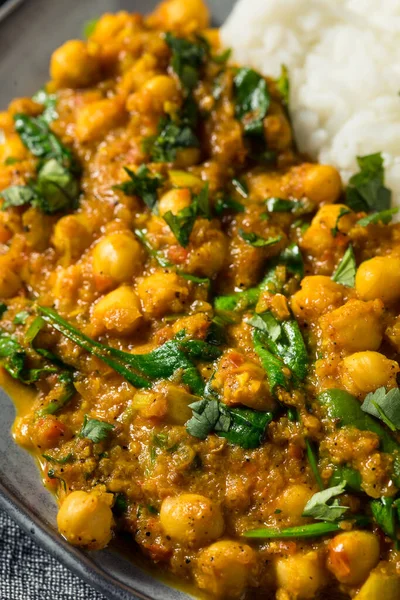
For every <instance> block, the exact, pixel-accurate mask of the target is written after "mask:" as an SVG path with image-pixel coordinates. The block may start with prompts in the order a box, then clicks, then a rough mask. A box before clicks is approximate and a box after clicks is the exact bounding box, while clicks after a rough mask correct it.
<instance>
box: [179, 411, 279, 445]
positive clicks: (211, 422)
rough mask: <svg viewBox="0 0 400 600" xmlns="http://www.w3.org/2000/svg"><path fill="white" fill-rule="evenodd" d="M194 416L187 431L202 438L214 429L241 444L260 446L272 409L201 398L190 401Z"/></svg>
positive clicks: (218, 433) (221, 435) (229, 439)
mask: <svg viewBox="0 0 400 600" xmlns="http://www.w3.org/2000/svg"><path fill="white" fill-rule="evenodd" d="M190 408H191V409H192V411H193V417H192V418H191V419H190V420H189V421H188V422H187V423H186V429H187V431H188V432H189V433H190V434H191V435H193V436H194V437H197V438H200V439H202V440H204V439H206V437H207V436H208V435H209V434H210V433H212V432H214V433H216V434H217V435H218V436H219V437H224V438H226V439H227V440H228V441H229V442H231V443H232V444H235V445H238V446H241V447H242V448H257V447H258V446H259V445H260V444H261V442H262V440H263V437H264V434H265V429H266V427H267V425H268V424H269V423H270V422H271V421H272V413H269V412H259V411H255V410H251V409H245V408H230V407H228V406H226V405H225V404H223V403H222V402H218V400H206V399H204V400H199V401H198V402H194V403H193V404H190Z"/></svg>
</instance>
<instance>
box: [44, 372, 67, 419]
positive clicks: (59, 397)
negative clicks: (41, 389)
mask: <svg viewBox="0 0 400 600" xmlns="http://www.w3.org/2000/svg"><path fill="white" fill-rule="evenodd" d="M75 394H76V389H75V386H74V380H73V375H72V373H68V372H64V373H61V374H60V375H59V377H58V383H57V384H56V385H55V387H54V388H53V390H52V392H51V400H50V402H49V403H48V404H47V405H46V406H44V407H43V408H41V409H40V410H38V413H37V414H38V416H40V417H43V416H44V415H55V414H56V413H57V412H58V411H59V410H61V409H62V408H64V406H66V405H67V404H68V403H69V402H70V400H72V398H73V397H74V396H75Z"/></svg>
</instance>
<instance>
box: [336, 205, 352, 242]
mask: <svg viewBox="0 0 400 600" xmlns="http://www.w3.org/2000/svg"><path fill="white" fill-rule="evenodd" d="M349 214H351V210H349V209H348V208H343V207H342V208H341V209H340V211H339V214H338V216H337V217H336V223H335V226H334V227H332V229H331V233H332V235H333V237H336V236H337V234H338V233H340V229H339V222H340V219H341V218H342V217H344V216H345V215H349Z"/></svg>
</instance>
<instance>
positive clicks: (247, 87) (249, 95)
mask: <svg viewBox="0 0 400 600" xmlns="http://www.w3.org/2000/svg"><path fill="white" fill-rule="evenodd" d="M234 94H235V113H236V117H237V118H238V119H239V120H240V121H241V122H242V124H243V128H244V132H245V134H247V135H256V136H261V135H262V134H263V119H264V117H265V116H266V114H267V111H268V108H269V105H270V95H269V91H268V87H267V82H266V81H265V79H264V78H263V77H261V75H259V73H257V72H256V71H254V70H253V69H250V68H247V67H244V68H241V69H238V71H237V73H236V75H235V78H234Z"/></svg>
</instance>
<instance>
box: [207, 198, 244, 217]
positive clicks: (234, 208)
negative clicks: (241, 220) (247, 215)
mask: <svg viewBox="0 0 400 600" xmlns="http://www.w3.org/2000/svg"><path fill="white" fill-rule="evenodd" d="M225 211H228V212H234V213H242V212H244V211H245V208H244V206H243V204H241V203H240V202H237V201H236V200H234V199H233V198H231V197H230V196H227V195H224V196H221V197H220V198H217V200H216V201H215V204H214V212H215V214H216V215H217V216H218V217H220V216H221V215H222V214H223V213H224V212H225Z"/></svg>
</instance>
